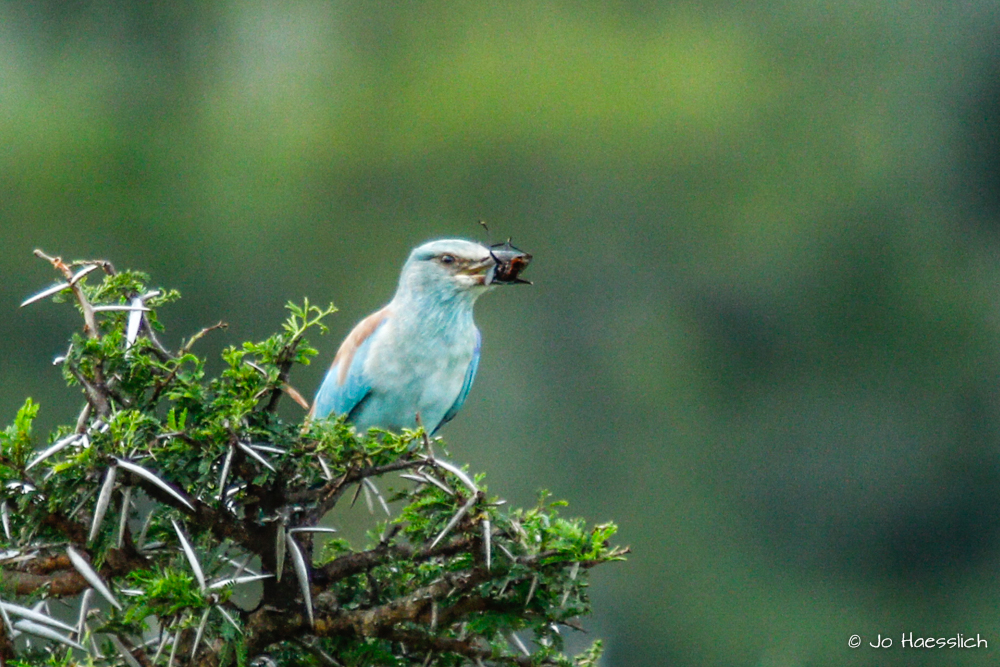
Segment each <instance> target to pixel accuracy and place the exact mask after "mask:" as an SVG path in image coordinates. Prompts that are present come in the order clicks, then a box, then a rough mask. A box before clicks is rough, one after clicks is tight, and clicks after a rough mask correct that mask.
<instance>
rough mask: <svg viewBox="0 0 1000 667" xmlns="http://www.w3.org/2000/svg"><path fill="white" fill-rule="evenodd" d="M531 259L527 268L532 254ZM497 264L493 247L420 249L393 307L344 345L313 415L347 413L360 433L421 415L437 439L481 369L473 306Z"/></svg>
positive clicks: (458, 244) (467, 244)
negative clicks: (441, 428) (439, 429)
mask: <svg viewBox="0 0 1000 667" xmlns="http://www.w3.org/2000/svg"><path fill="white" fill-rule="evenodd" d="M525 257H526V258H527V259H525V260H524V262H523V263H524V265H525V266H526V265H527V261H528V260H530V255H525ZM497 266H498V259H497V257H496V256H495V255H494V254H493V253H492V252H491V251H490V249H489V248H486V247H485V246H482V245H480V244H478V243H473V242H471V241H463V240H459V239H445V240H440V241H432V242H430V243H425V244H424V245H422V246H419V247H418V248H416V249H415V250H414V251H413V252H412V253H410V257H409V259H407V261H406V264H405V265H404V266H403V271H402V274H401V275H400V278H399V286H398V288H397V290H396V294H395V296H393V298H392V301H390V302H389V304H388V305H386V306H385V307H383V308H382V309H380V310H378V311H376V312H374V313H372V314H371V315H369V316H368V317H366V318H365V319H363V320H362V321H361V322H359V323H358V325H357V326H355V327H354V329H353V330H352V331H351V333H350V334H349V335H348V336H347V338H346V339H345V340H344V342H343V343H342V344H341V346H340V349H339V350H338V351H337V355H336V357H335V358H334V360H333V364H332V365H331V367H330V371H329V372H328V373H327V375H326V378H325V379H324V380H323V384H322V386H321V387H320V389H319V391H318V392H317V394H316V399H315V401H314V403H313V409H312V414H313V415H314V416H315V417H320V418H322V417H327V416H330V415H341V414H346V415H347V416H348V421H350V422H351V423H353V424H354V425H355V426H356V427H357V428H358V430H359V431H362V432H363V431H365V430H367V429H368V428H371V427H379V428H384V429H387V430H390V431H399V430H401V429H403V428H415V427H416V425H417V415H418V414H419V415H420V419H421V421H422V423H423V425H424V427H425V428H426V429H427V431H428V432H431V433H433V432H434V431H436V430H437V429H438V428H440V427H441V426H442V425H443V424H445V423H446V422H448V421H450V420H451V419H452V418H454V416H455V415H456V414H457V413H458V411H459V409H461V407H462V405H463V404H464V403H465V399H466V397H467V396H468V395H469V390H470V389H471V388H472V383H473V380H475V376H476V369H477V367H478V365H479V352H480V347H481V344H482V336H481V335H480V333H479V329H477V328H476V325H475V323H474V322H473V318H472V309H473V305H474V304H475V302H476V299H478V298H479V296H481V295H482V294H483V293H485V292H486V291H488V290H489V289H491V288H492V287H493V285H494V284H495V281H494V274H495V272H496V269H497ZM515 277H516V275H515Z"/></svg>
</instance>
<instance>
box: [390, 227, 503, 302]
mask: <svg viewBox="0 0 1000 667" xmlns="http://www.w3.org/2000/svg"><path fill="white" fill-rule="evenodd" d="M494 269H496V261H495V260H494V259H493V256H492V255H490V251H489V248H487V247H485V246H483V245H480V244H479V243H473V242H472V241H465V240H462V239H442V240H440V241H431V242H430V243H425V244H424V245H422V246H420V247H418V248H416V249H415V250H414V251H413V252H412V253H410V258H409V260H407V262H406V267H405V268H404V271H403V274H404V276H406V275H408V274H410V275H412V276H413V278H415V279H416V280H417V281H419V282H420V283H422V284H424V286H425V288H428V287H431V284H432V283H437V284H438V285H439V286H441V287H443V286H444V285H450V286H452V287H453V288H457V289H459V290H462V291H473V292H481V291H485V290H486V288H488V287H489V286H490V284H491V283H492V282H493V272H494Z"/></svg>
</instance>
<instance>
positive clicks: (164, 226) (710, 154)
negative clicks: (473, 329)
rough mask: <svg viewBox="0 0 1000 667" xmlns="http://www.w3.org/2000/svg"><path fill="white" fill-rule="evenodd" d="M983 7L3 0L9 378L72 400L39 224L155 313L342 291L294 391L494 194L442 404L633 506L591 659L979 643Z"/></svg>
mask: <svg viewBox="0 0 1000 667" xmlns="http://www.w3.org/2000/svg"><path fill="white" fill-rule="evenodd" d="M998 37H1000V7H998V6H997V5H996V3H987V2H976V1H973V2H965V3H942V2H930V1H927V0H925V1H923V2H898V1H896V2H882V3H872V2H857V1H854V2H850V1H846V2H840V3H824V2H819V3H817V2H805V3H794V2H784V1H781V0H764V1H762V2H756V3H731V2H720V1H712V0H701V1H698V0H690V1H683V0H682V1H680V2H671V3H659V2H653V1H651V0H631V1H629V0H619V1H617V2H578V3H568V2H541V1H540V2H530V3H527V2H526V3H483V2H458V3H446V2H406V3H369V2H301V3H290V4H281V5H278V4H277V3H266V2H249V1H239V2H237V1H232V2H223V1H219V2H198V3H191V2H175V3H129V2H70V3H63V2H51V1H49V2H46V1H40V0H33V1H22V2H3V3H2V4H0V241H2V253H0V273H2V276H3V280H2V281H0V313H2V316H0V345H2V354H0V414H2V415H5V417H4V420H5V421H9V420H10V419H12V417H13V414H14V411H15V410H16V408H17V407H18V406H19V405H20V404H21V402H22V401H23V399H24V397H25V396H26V395H30V396H33V397H34V398H36V399H38V400H40V401H41V402H42V406H43V411H42V421H43V425H44V426H52V425H54V424H56V423H60V422H63V421H66V420H69V419H72V418H73V416H74V415H75V412H76V410H77V409H78V408H79V404H80V397H79V396H78V395H74V394H73V393H71V392H67V391H66V390H65V389H64V388H62V387H61V384H62V383H61V381H60V377H59V373H58V370H57V369H55V368H53V367H52V366H51V360H52V358H53V357H55V356H56V355H58V354H60V353H61V352H62V351H63V350H64V345H65V340H66V338H67V337H68V335H69V332H70V330H71V328H73V327H75V326H78V322H77V319H76V317H75V316H74V314H73V312H72V311H71V309H69V308H66V307H58V306H54V305H52V304H49V303H42V304H36V305H34V306H32V307H30V308H26V309H24V310H18V308H17V306H18V304H19V303H20V301H21V300H22V299H24V298H25V297H27V296H29V295H31V294H33V293H34V292H36V291H38V290H39V289H40V288H42V287H44V286H46V285H49V284H51V282H52V281H53V280H54V278H55V276H54V274H53V272H52V271H51V269H50V267H48V266H47V265H45V264H44V263H42V262H41V261H39V260H37V259H34V258H33V257H32V256H31V250H32V249H33V248H35V247H41V248H43V249H45V250H46V251H48V252H50V253H56V254H62V255H63V256H65V257H68V258H69V257H72V258H85V257H86V258H89V257H104V258H107V259H110V260H112V261H113V262H114V263H115V264H116V265H117V266H119V267H132V268H141V269H144V270H147V271H149V272H151V273H152V274H153V277H154V280H153V282H154V283H155V284H159V285H163V286H167V287H177V288H179V289H180V290H181V291H182V293H183V294H184V297H185V298H184V300H183V301H181V303H180V304H179V305H177V306H173V307H171V308H169V309H167V310H166V311H164V312H163V313H162V319H163V320H164V321H165V322H166V323H167V325H168V326H169V330H168V334H167V337H166V340H167V343H168V344H170V345H173V346H176V345H177V343H178V341H179V340H180V339H181V337H184V336H187V335H189V334H190V333H192V332H193V331H196V330H197V329H199V328H201V327H202V326H206V325H209V324H213V323H215V322H216V321H218V320H220V319H222V320H226V321H227V322H229V323H230V325H231V326H230V328H229V330H228V331H227V332H225V333H223V334H213V337H212V338H211V339H210V340H206V341H205V342H204V346H203V347H201V349H202V351H208V350H212V351H215V350H218V349H220V347H221V346H222V345H224V344H231V343H236V342H240V341H242V340H244V339H249V338H261V337H264V336H265V335H267V334H269V333H270V332H272V331H274V330H275V329H276V328H277V326H278V324H279V322H280V321H281V320H282V319H283V317H284V314H283V310H282V306H283V304H284V303H285V302H286V301H287V300H289V299H295V300H300V299H301V298H302V297H303V296H306V295H307V296H309V298H310V299H311V300H313V301H314V302H322V303H325V302H328V301H331V300H332V301H334V302H335V303H336V304H337V305H338V306H340V307H341V312H340V313H339V314H337V315H336V316H334V318H333V320H332V327H333V330H332V332H331V334H330V335H329V336H327V337H325V338H322V339H320V340H318V341H314V342H316V343H318V344H319V347H320V348H321V349H322V351H323V353H322V355H321V357H320V360H319V361H318V363H317V364H315V365H313V366H311V367H309V368H307V369H305V370H304V371H302V372H300V373H299V374H298V376H297V377H295V378H294V383H295V384H296V386H298V387H299V388H300V389H301V390H302V391H303V393H305V394H307V395H310V396H311V395H312V393H313V391H314V390H315V388H316V386H317V385H318V383H319V381H320V379H321V376H322V374H323V372H324V370H325V367H326V366H327V364H328V363H329V361H330V360H331V359H332V356H333V352H334V351H335V348H336V346H337V344H338V342H339V340H340V338H341V337H342V336H343V335H344V334H345V333H346V332H347V331H348V330H349V329H350V327H351V326H352V325H353V324H354V322H356V321H357V320H358V319H359V318H360V317H362V316H363V315H365V314H366V313H367V312H369V311H371V310H373V309H374V308H376V307H378V306H380V305H381V304H382V303H384V302H385V301H386V300H388V298H389V297H390V296H391V293H392V291H393V289H394V285H395V281H396V278H397V275H398V271H399V268H400V266H401V264H402V262H403V260H404V259H405V257H406V254H407V252H408V251H409V249H410V248H411V247H412V246H414V245H416V244H418V243H420V242H422V241H425V240H427V239H429V238H433V237H440V236H466V237H471V238H479V239H481V238H482V236H481V234H480V230H479V229H478V228H477V227H476V225H475V221H476V220H477V219H478V218H485V219H486V220H488V221H490V222H491V223H492V227H493V230H494V236H495V237H496V238H497V239H500V240H502V239H503V238H506V237H507V236H508V235H510V236H513V237H514V242H515V244H516V245H518V246H519V247H521V248H524V249H526V250H528V251H530V252H532V253H534V255H535V262H534V264H533V265H532V267H531V269H530V270H529V271H528V274H527V276H528V277H530V278H531V279H533V280H534V281H535V285H534V286H533V287H528V288H509V289H500V290H497V291H496V292H495V293H493V294H490V295H488V296H487V297H485V298H484V299H483V300H482V301H481V302H480V304H479V306H478V308H477V318H478V322H479V325H480V327H481V329H482V330H483V334H484V339H485V343H484V351H483V361H482V364H481V366H480V370H479V376H478V378H477V382H476V385H475V387H474V388H473V391H472V394H471V396H470V399H469V402H468V403H467V404H466V407H465V409H464V410H463V412H462V414H461V415H460V416H459V418H458V419H456V420H455V421H454V422H453V423H452V424H450V425H449V426H448V427H447V428H446V429H445V430H444V435H445V436H446V438H447V439H448V441H449V442H450V445H451V451H452V453H453V455H454V458H455V459H457V460H460V461H468V462H471V463H472V466H473V468H474V469H476V470H485V471H487V472H488V474H489V481H490V488H491V491H493V492H496V493H500V494H501V495H503V496H505V497H507V498H509V499H510V500H511V501H512V502H516V503H530V502H532V501H533V498H534V494H535V490H536V489H538V488H540V487H548V488H550V489H552V490H553V491H554V492H555V494H556V495H557V496H559V497H565V498H567V499H569V500H570V502H571V507H570V510H571V512H572V513H574V514H580V515H583V516H586V517H588V518H589V519H591V520H594V521H603V520H609V519H614V520H616V521H618V522H619V523H620V524H621V529H622V530H621V540H622V542H623V543H627V544H630V545H631V546H632V547H633V549H634V554H633V555H632V557H631V558H630V560H629V561H628V562H627V563H624V564H619V565H615V566H608V567H604V568H601V569H600V570H599V571H597V572H595V575H594V578H593V586H592V594H593V598H594V601H595V604H596V607H597V610H598V613H597V615H596V616H595V617H594V618H592V619H588V620H587V626H588V627H589V628H590V630H591V637H593V636H603V637H605V638H606V640H607V646H608V652H607V655H606V658H605V664H606V665H609V666H612V665H613V666H633V665H650V666H655V665H678V666H689V665H692V666H693V665H734V666H743V665H747V666H761V667H794V666H798V665H831V666H833V665H872V664H879V665H908V666H909V665H946V664H947V665H979V664H984V665H985V664H991V665H992V664H996V663H997V659H998V658H997V657H996V656H998V655H1000V615H998V608H1000V531H998V528H1000V516H998V514H1000V384H998V372H1000V224H998V223H1000V47H998V44H1000V40H998ZM199 345H202V344H199ZM213 346H214V347H213ZM213 353H214V352H213ZM904 632H913V633H914V636H933V637H948V636H952V635H954V634H956V633H959V632H960V633H962V634H964V635H970V634H971V635H975V634H976V633H979V634H981V635H982V636H983V637H984V638H986V639H987V640H988V641H989V643H990V647H989V648H988V649H980V650H977V651H974V650H967V651H958V650H950V651H949V650H941V651H918V650H905V649H903V648H901V647H900V646H899V644H900V637H901V635H902V634H903V633H904ZM854 633H857V634H860V635H861V636H862V637H863V638H864V641H863V648H860V649H857V650H851V649H849V648H848V637H849V636H850V635H851V634H854ZM878 634H882V635H883V636H889V637H891V638H893V639H894V647H893V648H892V649H888V650H882V651H877V650H875V649H872V648H869V647H868V646H867V644H868V642H869V641H873V640H874V639H875V637H876V635H878Z"/></svg>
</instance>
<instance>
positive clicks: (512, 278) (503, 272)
mask: <svg viewBox="0 0 1000 667" xmlns="http://www.w3.org/2000/svg"><path fill="white" fill-rule="evenodd" d="M490 255H491V256H492V257H493V261H494V262H496V263H497V266H496V269H495V270H494V271H493V282H494V283H497V284H499V285H518V284H521V285H530V284H531V281H530V280H524V279H522V278H519V277H518V275H519V274H520V273H521V272H522V271H524V270H525V269H526V268H528V264H530V263H531V255H529V254H528V253H526V252H524V251H522V250H519V249H517V248H515V247H514V246H512V245H511V244H510V239H507V241H506V242H505V243H494V244H493V245H491V246H490Z"/></svg>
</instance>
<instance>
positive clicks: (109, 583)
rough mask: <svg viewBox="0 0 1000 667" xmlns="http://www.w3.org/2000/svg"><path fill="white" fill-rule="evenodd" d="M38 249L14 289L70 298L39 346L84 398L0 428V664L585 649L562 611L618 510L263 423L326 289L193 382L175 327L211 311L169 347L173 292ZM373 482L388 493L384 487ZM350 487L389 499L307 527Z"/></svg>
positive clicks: (344, 433) (500, 659)
mask: <svg viewBox="0 0 1000 667" xmlns="http://www.w3.org/2000/svg"><path fill="white" fill-rule="evenodd" d="M37 254H38V255H39V256H40V257H42V258H44V259H46V260H48V261H50V262H52V264H53V266H55V267H56V269H58V270H59V271H61V272H62V273H63V275H64V277H65V282H63V283H60V285H58V286H55V287H53V288H52V289H50V290H46V291H45V292H43V293H41V294H40V295H38V297H36V298H33V299H29V300H28V302H26V303H29V302H33V301H35V300H37V299H38V298H43V297H45V296H49V295H53V296H54V299H55V300H56V301H58V302H70V303H73V304H75V305H76V307H77V309H78V310H79V311H80V312H81V314H82V315H83V319H84V328H83V331H82V332H80V333H75V334H74V335H73V336H72V341H71V343H70V346H69V350H68V352H67V353H66V355H65V356H64V357H62V358H61V359H59V360H58V361H59V363H60V364H61V366H62V370H63V376H64V378H65V379H66V382H67V384H68V385H70V386H75V387H79V388H81V389H82V392H83V395H84V397H85V399H86V403H85V405H84V406H83V409H82V411H81V413H80V416H79V419H77V421H76V423H75V424H70V425H66V426H62V427H59V428H57V429H56V430H55V432H53V433H52V434H51V435H50V436H49V438H48V439H47V443H46V444H45V445H44V446H41V447H36V445H35V436H34V434H33V432H32V420H33V419H34V417H35V415H36V414H37V412H38V405H37V404H35V403H34V402H32V400H31V399H28V400H27V401H26V402H25V404H24V407H22V408H21V410H20V411H19V412H18V414H17V417H16V418H15V420H14V423H13V424H12V425H11V426H10V427H8V428H7V429H6V430H5V431H3V432H2V433H0V478H2V480H3V485H2V486H3V488H2V490H0V494H2V495H0V513H2V519H3V542H2V545H3V549H2V553H0V598H2V599H3V600H4V602H3V603H2V605H0V610H2V611H3V614H2V616H3V622H2V623H0V658H2V660H0V662H2V661H3V660H5V661H6V662H7V664H9V665H17V666H21V665H42V664H45V665H92V664H94V665H97V664H118V665H129V666H131V667H135V666H136V665H139V666H142V667H147V666H149V665H167V664H172V665H178V666H179V665H198V666H205V667H207V666H213V667H214V666H223V665H241V666H242V665H249V664H257V665H317V666H318V665H400V666H402V665H431V664H434V665H469V664H476V665H478V664H487V663H494V664H516V665H529V664H530V665H536V664H543V665H544V664H551V665H594V664H596V663H597V660H598V658H599V655H600V642H599V641H597V642H594V644H593V645H592V646H591V648H590V649H589V650H587V651H585V652H584V653H583V654H581V655H579V656H577V657H576V658H575V659H571V658H569V657H567V656H566V655H565V654H564V652H563V638H562V635H561V633H560V627H561V626H563V627H569V628H579V621H578V620H577V619H578V617H579V616H581V615H584V614H586V613H588V612H589V611H590V605H589V601H588V598H587V571H588V570H589V569H590V568H591V567H593V566H595V565H598V564H600V563H606V562H609V561H615V560H621V559H622V558H623V556H624V554H625V553H626V552H627V550H626V549H621V548H616V547H611V546H610V544H609V539H610V538H611V537H612V536H613V535H614V533H615V526H614V525H613V524H604V525H598V526H593V527H590V526H587V525H586V524H585V523H584V522H583V521H582V520H579V519H573V520H570V519H565V518H562V517H560V516H559V515H558V512H557V508H558V507H559V506H560V505H561V504H562V503H554V502H549V500H548V498H547V496H546V494H544V493H543V494H541V495H540V498H539V502H538V504H537V505H536V506H535V507H533V508H531V509H512V510H507V509H505V506H504V505H503V502H502V501H500V500H498V499H497V498H496V497H495V496H491V495H490V494H489V492H488V490H487V488H486V486H485V484H484V483H483V476H482V475H476V476H472V475H470V474H469V473H468V472H466V471H465V470H464V469H461V468H459V467H457V466H455V465H453V464H451V463H448V462H447V461H445V460H443V459H441V458H438V457H436V456H435V454H434V449H433V448H434V446H435V444H436V446H437V447H438V448H441V447H443V445H442V444H440V442H439V440H438V439H435V440H434V441H433V442H432V440H431V439H430V438H428V436H427V434H426V433H424V432H422V431H420V430H418V431H413V432H410V431H407V432H404V433H402V434H399V435H396V434H391V433H387V432H375V431H373V432H372V433H370V434H368V435H366V436H364V437H360V436H358V435H357V434H355V432H354V431H353V429H351V428H350V427H349V426H348V425H346V424H345V423H344V422H343V421H342V420H336V421H334V420H316V421H310V420H308V419H305V420H303V421H302V422H301V423H290V422H289V421H287V420H283V419H281V418H279V417H278V415H277V414H276V411H277V408H278V405H279V402H280V401H281V399H282V397H283V396H290V397H291V398H293V399H294V400H296V402H298V403H300V404H301V405H303V407H306V404H305V401H303V400H302V398H301V396H300V395H299V394H298V392H297V391H295V389H293V388H292V387H291V386H290V385H289V383H288V381H289V374H290V372H291V370H292V369H293V368H294V367H295V366H296V365H297V364H308V363H309V360H310V359H311V357H313V356H315V354H316V350H315V349H313V348H312V347H311V346H310V345H309V343H308V342H307V340H306V338H305V334H306V333H308V332H310V331H311V330H316V331H320V332H322V331H324V330H325V329H324V325H323V320H324V318H325V317H327V316H328V315H329V314H331V313H332V312H334V310H335V309H334V308H333V307H332V306H330V307H328V308H317V307H316V306H313V305H311V304H309V302H308V301H306V302H305V303H303V304H302V305H301V306H297V305H293V304H289V305H288V310H289V312H290V315H289V317H288V320H287V321H286V322H285V323H284V325H283V329H282V331H281V332H280V333H278V334H276V335H274V336H272V337H270V338H268V339H267V340H265V341H262V342H259V343H244V344H243V345H242V346H239V347H229V348H227V349H226V350H225V351H224V352H223V354H222V358H223V360H224V370H223V371H222V373H221V374H220V375H219V377H216V378H211V379H208V378H206V373H205V359H204V358H202V357H199V356H198V355H197V354H195V353H194V352H193V348H194V344H195V343H196V342H197V341H198V339H199V338H200V337H202V336H203V335H205V334H207V333H209V332H210V331H212V330H213V329H217V328H222V327H223V326H224V325H223V324H221V323H220V324H218V325H216V326H215V327H209V328H208V329H205V330H203V331H201V332H199V333H197V334H195V335H194V336H192V337H191V338H190V339H188V340H187V341H186V342H184V343H183V345H182V346H181V348H180V349H179V350H178V351H177V352H170V351H169V350H167V349H166V348H165V347H164V346H163V345H162V344H161V343H160V342H159V341H158V339H157V336H156V332H158V331H162V326H161V324H160V322H159V319H158V318H157V310H158V309H159V308H160V307H162V306H164V305H166V304H168V303H170V302H173V301H175V300H176V299H177V298H178V294H177V292H176V291H167V290H150V289H149V288H148V287H147V282H148V277H147V276H145V275H144V274H142V273H139V272H135V271H124V272H116V271H115V270H114V268H113V267H112V266H111V265H110V264H109V263H107V262H75V263H72V264H66V263H63V262H62V261H61V260H60V259H59V258H52V257H47V256H45V255H44V254H43V253H40V252H39V253H37ZM97 271H101V272H103V273H104V279H103V281H101V282H100V284H96V285H93V286H91V285H90V284H88V274H89V277H90V278H91V279H92V278H93V276H94V275H96V273H95V272H97ZM390 475H391V476H392V478H393V483H394V484H395V485H396V486H398V487H400V488H398V489H397V490H395V491H393V492H392V493H391V494H390V493H389V491H388V489H389V484H388V483H387V482H386V481H382V482H380V484H381V485H382V486H383V488H384V489H386V491H385V493H383V492H382V491H380V489H379V487H378V486H376V483H375V481H376V480H377V479H379V478H385V477H387V476H390ZM397 476H399V477H403V478H405V480H406V481H402V480H400V481H399V482H396V481H395V480H396V479H397V478H398V477H397ZM360 493H364V494H365V496H366V498H367V500H368V502H369V505H374V504H375V501H376V500H377V502H378V504H379V505H381V507H382V508H384V510H385V512H386V514H387V515H390V507H389V503H398V504H399V505H400V506H401V509H400V510H398V512H397V513H396V515H395V516H391V515H390V516H388V518H387V519H386V520H385V521H381V522H378V523H377V524H376V525H374V526H373V527H372V529H371V531H370V532H369V543H368V544H367V545H365V546H364V548H362V549H357V548H354V547H352V546H351V545H350V544H349V543H348V542H347V541H345V540H343V539H340V538H337V537H333V536H332V535H331V533H332V530H333V529H332V528H328V527H323V526H322V522H323V519H324V517H326V516H327V514H328V513H329V512H330V511H331V509H333V508H334V506H335V505H336V504H337V503H338V502H343V501H345V499H351V498H352V497H353V498H357V497H358V495H359V494H360ZM352 502H353V501H352ZM60 599H61V600H67V601H71V602H72V604H73V609H72V611H71V612H69V613H64V614H62V615H64V616H67V618H61V616H60V612H59V609H58V608H56V607H55V605H54V604H53V602H52V601H55V600H60Z"/></svg>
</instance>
